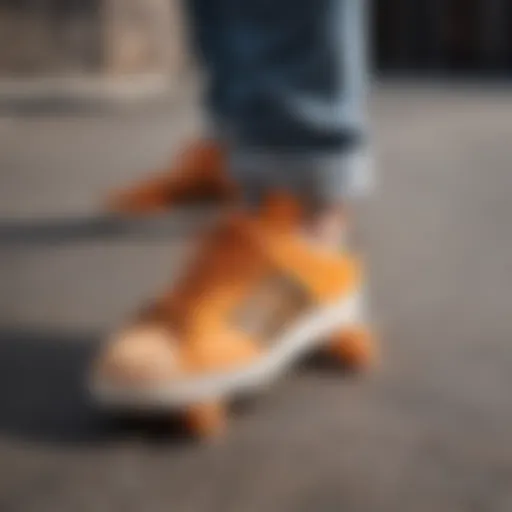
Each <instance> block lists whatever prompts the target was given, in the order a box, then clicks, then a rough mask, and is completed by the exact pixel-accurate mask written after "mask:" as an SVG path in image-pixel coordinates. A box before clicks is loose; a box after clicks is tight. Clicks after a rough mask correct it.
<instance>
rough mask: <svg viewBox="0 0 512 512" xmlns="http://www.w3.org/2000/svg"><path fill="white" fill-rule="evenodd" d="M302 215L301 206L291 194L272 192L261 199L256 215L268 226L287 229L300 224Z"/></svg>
mask: <svg viewBox="0 0 512 512" xmlns="http://www.w3.org/2000/svg"><path fill="white" fill-rule="evenodd" d="M303 215H304V211H303V208H302V206H301V205H300V203H299V202H298V201H297V200H296V199H295V198H294V197H293V196H291V195H289V194H286V193H284V192H273V193H270V194H269V195H268V196H267V197H266V198H265V199H264V200H263V203H262V205H261V208H260V210H259V214H258V217H259V218H260V220H261V221H262V222H263V223H264V224H265V225H267V226H268V227H270V228H273V229H278V230H289V229H293V228H296V227H298V226H299V225H300V223H301V220H302V218H303Z"/></svg>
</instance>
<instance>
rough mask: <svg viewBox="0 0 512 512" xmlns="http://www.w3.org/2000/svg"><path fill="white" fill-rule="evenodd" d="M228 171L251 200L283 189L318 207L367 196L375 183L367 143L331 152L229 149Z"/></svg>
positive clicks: (371, 159)
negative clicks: (290, 152) (304, 152)
mask: <svg viewBox="0 0 512 512" xmlns="http://www.w3.org/2000/svg"><path fill="white" fill-rule="evenodd" d="M229 172H230V173H231V176H232V178H233V179H234V180H235V181H236V182H237V183H238V184H239V185H240V187H241V189H242V191H243V193H244V194H245V196H246V198H247V199H248V200H249V201H258V200H259V199H260V198H261V196H262V194H265V193H267V192H269V191H272V190H282V191H287V192H289V193H291V194H293V195H295V196H296V197H298V198H299V199H300V200H303V201H305V202H307V203H309V204H311V205H314V206H315V207H328V206H329V205H332V204H339V203H340V202H343V201H345V200H347V199H357V198H361V197H364V196H367V195H368V194H369V193H370V192H371V191H372V190H373V187H374V182H375V176H374V164H373V156H372V154H371V152H370V149H369V147H368V146H361V147H356V148H351V149H345V150H343V151H341V152H339V153H332V154H325V153H323V152H322V153H321V154H320V153H319V154H315V153H306V154H301V153H293V154H286V153H279V152H266V151H255V150H250V151H249V150H244V149H243V148H242V149H234V150H233V151H231V152H230V158H229Z"/></svg>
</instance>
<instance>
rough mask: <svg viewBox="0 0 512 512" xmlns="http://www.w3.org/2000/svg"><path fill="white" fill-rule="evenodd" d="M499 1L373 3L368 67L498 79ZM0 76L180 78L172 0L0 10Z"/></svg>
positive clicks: (507, 56)
mask: <svg viewBox="0 0 512 512" xmlns="http://www.w3.org/2000/svg"><path fill="white" fill-rule="evenodd" d="M511 11H512V6H511V4H510V2H507V1H506V0H487V1H485V0H430V1H429V0H416V1H413V0H380V1H377V2H374V4H373V8H372V13H371V17H370V18H371V19H370V25H371V33H372V40H373V43H372V46H373V54H374V56H375V61H376V66H377V68H378V69H379V70H380V71H382V72H384V73H385V72H390V71H408V72H420V71H438V72H440V71H444V72H455V71H458V72H462V71H464V72H472V73H475V72H477V71H480V72H486V73H496V72H504V71H506V70H507V69H510V65H511V62H512V61H511V59H512V56H511V53H512V51H511V41H510V35H509V34H510V30H511V24H512V13H511ZM0 28H1V30H0V38H1V40H0V42H1V53H0V73H1V75H2V76H3V77H5V78H11V77H40V76H45V75H46V76H47V75H55V74H83V75H91V76H95V75H105V76H109V75H119V74H126V75H133V74H155V73H156V74H158V73H161V74H165V75H167V76H168V75H172V74H173V73H179V72H181V71H182V69H183V66H184V63H185V62H187V61H189V57H188V55H186V51H185V48H184V45H183V32H184V30H183V17H182V16H181V12H180V2H179V1H178V0H148V1H142V0H89V1H87V2H82V1H79V0H46V1H45V0H2V1H1V2H0Z"/></svg>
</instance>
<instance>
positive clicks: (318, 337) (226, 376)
mask: <svg viewBox="0 0 512 512" xmlns="http://www.w3.org/2000/svg"><path fill="white" fill-rule="evenodd" d="M363 306H364V304H363V297H362V293H360V292H358V293H354V294H353V295H351V296H348V297H344V298H343V299H342V300H340V301H338V302H336V303H333V304H330V305H328V306H324V307H322V308H320V309H317V310H315V312H313V313H309V314H307V315H304V316H303V317H301V318H300V319H299V320H298V321H296V322H295V323H294V324H293V325H292V326H291V327H290V328H289V329H287V331H286V332H285V333H284V334H283V335H282V336H281V337H280V338H279V339H276V340H273V342H271V344H270V347H271V348H270V349H269V350H268V351H267V352H266V353H265V355H263V356H262V357H261V358H259V359H258V360H257V361H255V363H254V364H252V365H250V366H247V367H244V368H242V369H237V370H234V371H228V372H223V373H219V374H208V375H204V376H200V377H197V376H194V377H184V378H181V379H176V380H173V381H170V382H168V383H167V382H166V383H165V384H159V385H151V386H146V387H141V386H137V387H135V386H134V387H127V386H125V385H123V386H120V385H115V384H113V383H111V382H108V381H106V380H105V379H103V380H99V379H98V378H96V379H95V380H92V381H91V382H90V386H89V387H90V392H91V393H92V395H93V397H94V398H95V399H96V400H97V401H98V402H99V403H100V404H102V405H103V406H106V407H112V408H122V409H156V410H158V409H179V408H182V407H185V406H187V405H192V404H197V403H204V402H209V401H215V400H223V399H226V398H232V397H234V396H237V395H244V394H247V393H251V392H255V391H258V390H260V389H261V388H263V387H265V386H267V385H268V384H270V383H271V382H272V381H274V380H275V379H276V378H278V377H279V376H280V375H281V374H282V373H283V372H284V371H286V369H287V368H288V367H290V366H291V365H292V364H293V363H294V362H295V361H297V360H298V359H299V358H300V357H302V356H303V355H305V354H307V353H308V352H310V351H311V350H313V349H315V348H317V347H319V346H321V345H322V344H325V343H326V338H328V336H329V335H331V334H333V333H335V332H338V331H341V330H343V329H344V328H348V327H350V326H351V325H354V324H356V323H358V322H359V321H361V320H362V317H363Z"/></svg>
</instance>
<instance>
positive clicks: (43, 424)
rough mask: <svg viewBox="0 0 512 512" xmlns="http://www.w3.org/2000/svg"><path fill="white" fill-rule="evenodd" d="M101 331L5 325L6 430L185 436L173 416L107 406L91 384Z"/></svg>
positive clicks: (80, 436) (2, 411)
mask: <svg viewBox="0 0 512 512" xmlns="http://www.w3.org/2000/svg"><path fill="white" fill-rule="evenodd" d="M99 340H100V336H99V335H97V334H81V335H77V334H68V333H59V332H34V331H32V332H31V331H27V330H23V329H3V330H0V434H2V435H8V436H13V437H15V438H20V439H23V440H27V441H34V442H47V443H101V442H104V441H107V440H112V439H117V438H123V437H124V436H126V435H134V434H137V435H139V436H141V437H143V438H144V439H147V440H148V441H159V440H165V441H168V442H179V443H181V442H185V441H186V440H187V438H186V436H185V433H184V431H183V428H182V427H181V426H180V424H179V422H178V421H176V420H174V419H173V418H162V417H149V418H147V417H145V418H127V417H125V416H119V415H117V416H112V415H107V414H106V413H105V412H104V411H101V410H100V409H99V408H98V407H97V406H95V404H94V403H93V401H92V400H91V397H90V396H89V394H88V392H87V389H86V376H87V372H88V369H89V368H90V365H91V364H92V361H93V358H94V355H95V354H96V353H97V350H98V346H99Z"/></svg>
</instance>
